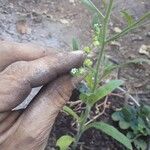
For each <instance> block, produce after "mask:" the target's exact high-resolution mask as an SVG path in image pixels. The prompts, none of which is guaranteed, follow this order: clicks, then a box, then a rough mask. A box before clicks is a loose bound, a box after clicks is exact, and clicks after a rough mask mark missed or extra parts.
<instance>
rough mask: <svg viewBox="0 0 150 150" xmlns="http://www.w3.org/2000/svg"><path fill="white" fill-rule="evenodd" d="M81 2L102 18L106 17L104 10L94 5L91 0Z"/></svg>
mask: <svg viewBox="0 0 150 150" xmlns="http://www.w3.org/2000/svg"><path fill="white" fill-rule="evenodd" d="M81 2H82V3H83V4H84V5H85V6H86V7H87V8H88V9H90V10H91V11H93V12H94V13H97V14H98V15H99V16H100V17H101V18H104V16H103V14H102V12H101V11H100V10H99V9H98V8H97V7H96V6H95V5H94V3H93V2H92V1H91V0H81Z"/></svg>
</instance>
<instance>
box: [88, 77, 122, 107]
mask: <svg viewBox="0 0 150 150" xmlns="http://www.w3.org/2000/svg"><path fill="white" fill-rule="evenodd" d="M123 83H124V82H123V81H122V80H111V81H109V82H108V83H106V84H104V85H103V86H101V87H100V88H98V89H97V90H96V91H95V92H94V93H92V94H90V95H89V97H87V102H88V103H89V104H90V105H91V106H93V105H94V104H95V103H96V102H97V101H99V100H101V99H102V98H104V97H105V96H107V95H108V94H110V93H111V92H112V91H113V90H115V89H116V88H118V87H119V86H120V85H122V84H123Z"/></svg>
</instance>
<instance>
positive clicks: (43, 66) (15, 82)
mask: <svg viewBox="0 0 150 150" xmlns="http://www.w3.org/2000/svg"><path fill="white" fill-rule="evenodd" d="M83 60H84V54H83V52H81V51H75V52H70V53H69V52H66V53H59V54H58V55H55V57H52V56H46V57H43V58H40V59H37V60H34V61H28V62H27V61H26V62H25V61H23V62H16V63H14V64H12V65H10V66H8V67H7V68H6V69H5V70H4V71H2V72H1V73H0V102H1V105H0V111H1V112H4V111H8V110H11V109H13V108H14V107H16V106H17V105H18V104H20V103H21V102H22V101H23V100H24V99H25V98H26V97H27V96H28V94H29V93H30V91H31V89H32V88H33V87H37V86H41V85H44V84H47V83H48V82H50V81H52V80H53V79H55V78H56V77H58V76H60V75H62V74H65V73H67V72H68V71H69V70H70V69H71V68H74V67H79V66H81V65H82V63H83Z"/></svg>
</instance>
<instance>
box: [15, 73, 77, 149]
mask: <svg viewBox="0 0 150 150" xmlns="http://www.w3.org/2000/svg"><path fill="white" fill-rule="evenodd" d="M73 82H74V80H73V79H72V78H71V76H69V75H67V76H63V77H60V78H58V79H57V80H56V81H54V82H52V83H50V84H48V85H47V86H45V87H43V89H42V90H41V91H40V93H39V94H38V95H37V96H36V97H35V98H34V100H33V102H32V103H31V104H30V105H29V107H28V108H27V109H26V110H25V112H24V114H23V115H22V116H21V118H20V119H22V123H21V124H20V127H19V129H18V131H17V134H19V135H22V136H19V135H17V137H19V139H18V140H21V139H20V137H21V138H22V137H23V139H22V141H21V142H19V143H23V141H24V140H25V141H26V140H27V139H28V138H30V139H31V137H32V139H31V140H30V141H32V143H31V145H32V144H33V143H34V142H33V141H36V142H35V149H39V147H40V146H39V147H38V145H39V144H40V145H42V146H43V143H45V141H46V140H47V138H48V136H49V133H50V131H51V128H52V126H53V124H54V122H55V118H56V116H57V115H58V113H59V110H60V109H61V108H62V107H63V106H64V104H65V103H66V102H67V101H68V100H69V99H70V96H71V94H72V90H73V89H74V84H73ZM29 125H30V127H29ZM28 145H30V144H28ZM20 146H22V145H20ZM32 146H33V145H32ZM30 148H31V147H28V149H30Z"/></svg>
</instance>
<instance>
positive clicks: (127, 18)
mask: <svg viewBox="0 0 150 150" xmlns="http://www.w3.org/2000/svg"><path fill="white" fill-rule="evenodd" d="M122 15H123V17H124V19H125V20H126V21H127V23H128V25H131V24H133V23H135V20H134V19H133V17H132V16H131V15H130V14H129V13H128V12H127V11H122Z"/></svg>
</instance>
